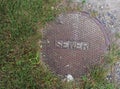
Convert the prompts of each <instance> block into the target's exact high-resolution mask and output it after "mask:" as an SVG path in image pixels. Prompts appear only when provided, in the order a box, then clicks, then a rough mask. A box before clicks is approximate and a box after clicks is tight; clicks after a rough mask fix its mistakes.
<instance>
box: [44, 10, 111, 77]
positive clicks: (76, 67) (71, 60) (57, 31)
mask: <svg viewBox="0 0 120 89" xmlns="http://www.w3.org/2000/svg"><path fill="white" fill-rule="evenodd" d="M105 33H106V32H105V28H104V27H103V26H102V25H101V24H100V22H99V21H98V20H97V19H95V18H92V17H90V16H89V14H87V13H85V12H72V13H66V14H60V15H59V16H58V18H56V20H55V21H53V22H51V23H50V24H49V25H47V26H46V28H45V29H44V30H43V39H42V60H43V61H44V62H45V63H46V64H47V65H48V66H49V67H50V69H51V70H52V71H53V72H55V73H56V74H59V75H62V76H65V75H68V74H71V75H72V76H73V77H74V78H78V77H80V76H82V75H84V74H85V73H86V72H87V70H88V68H89V67H90V66H92V65H95V64H97V63H99V62H100V61H101V60H100V59H101V56H102V55H103V54H104V52H106V50H107V46H108V44H109V40H108V37H107V35H106V34H105Z"/></svg>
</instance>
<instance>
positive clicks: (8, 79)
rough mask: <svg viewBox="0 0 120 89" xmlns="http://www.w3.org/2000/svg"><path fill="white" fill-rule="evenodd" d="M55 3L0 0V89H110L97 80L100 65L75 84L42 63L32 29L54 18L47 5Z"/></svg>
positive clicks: (35, 32) (37, 38)
mask: <svg viewBox="0 0 120 89" xmlns="http://www.w3.org/2000/svg"><path fill="white" fill-rule="evenodd" d="M56 2H57V0H48V1H47V0H34V1H30V0H23V1H21V0H14V1H11V0H1V1H0V89H15V88H16V89H74V88H76V89H77V88H78V89H88V88H91V89H92V88H93V89H95V88H98V89H113V88H112V87H111V86H113V85H111V84H109V83H108V84H107V85H106V83H105V82H103V81H98V80H99V79H98V78H99V77H97V76H96V74H97V73H98V75H99V73H100V72H101V71H102V69H101V67H100V68H97V67H95V70H93V72H92V70H91V72H90V74H88V75H85V76H83V77H82V81H80V82H81V83H80V84H78V83H74V82H72V83H67V82H66V83H65V82H61V81H60V80H59V78H57V77H56V76H55V75H53V74H52V73H51V72H50V71H49V70H48V69H47V70H45V68H44V67H43V66H42V62H41V61H40V60H39V58H40V57H39V50H38V45H37V42H38V40H39V39H40V38H41V36H40V34H37V30H36V29H39V26H41V27H43V26H44V25H45V23H46V22H48V21H51V20H53V19H54V17H55V16H56V14H57V11H56V10H55V9H54V10H53V8H51V7H54V6H55V5H56ZM38 25H39V26H38ZM37 27H38V28H37ZM93 69H94V68H93Z"/></svg>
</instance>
